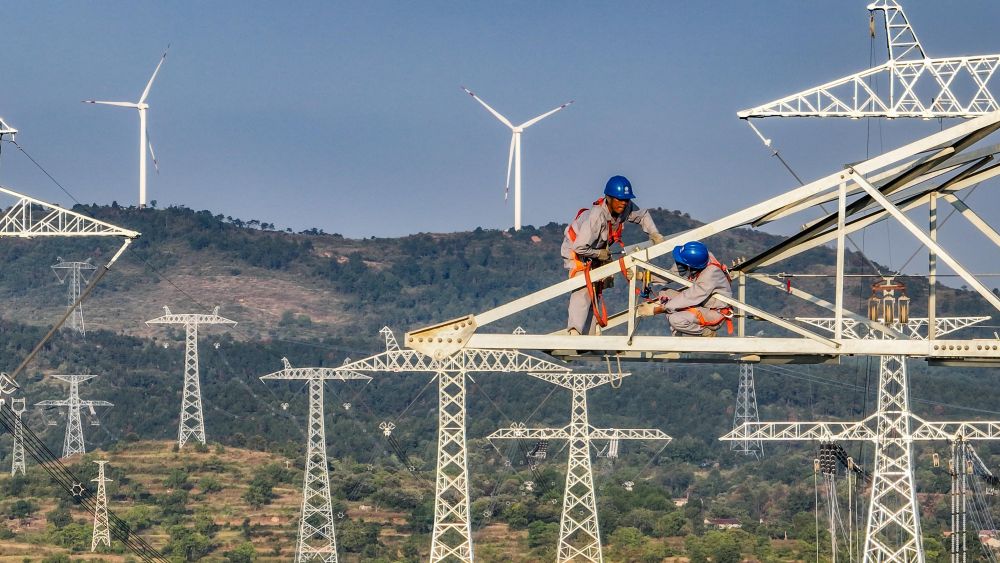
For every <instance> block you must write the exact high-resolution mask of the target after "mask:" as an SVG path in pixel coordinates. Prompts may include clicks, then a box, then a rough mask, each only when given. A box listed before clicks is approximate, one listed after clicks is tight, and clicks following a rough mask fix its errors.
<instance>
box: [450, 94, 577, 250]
mask: <svg viewBox="0 0 1000 563" xmlns="http://www.w3.org/2000/svg"><path fill="white" fill-rule="evenodd" d="M462 90H465V92H466V93H467V94H468V95H470V96H472V98H473V99H475V100H476V101H477V102H479V103H480V104H482V105H483V107H484V108H486V109H487V111H489V112H490V113H492V114H493V117H495V118H497V119H499V120H500V123H503V124H504V125H506V126H507V127H510V130H511V136H510V153H509V155H508V156H507V183H506V184H505V186H504V192H503V199H504V201H506V200H507V194H508V193H509V192H510V169H511V166H513V167H514V230H515V231H520V230H521V133H523V132H524V130H525V129H527V128H528V127H531V126H532V125H534V124H536V123H538V122H539V121H541V120H543V119H545V118H546V117H548V116H550V115H552V114H553V113H555V112H557V111H559V110H561V109H563V108H565V107H566V106H568V105H570V104H572V103H573V101H574V100H570V101H568V102H566V103H565V104H563V105H561V106H559V107H557V108H555V109H553V110H551V111H547V112H545V113H543V114H542V115H539V116H538V117H534V118H532V119H529V120H528V121H525V122H524V123H522V124H520V125H514V124H513V123H511V122H510V120H509V119H507V118H506V117H504V116H502V115H500V113H499V112H497V110H495V109H493V108H491V107H490V106H489V105H488V104H487V103H486V102H484V101H483V100H482V99H480V97H479V96H477V95H475V94H474V93H473V92H472V90H469V89H468V88H466V87H465V86H462Z"/></svg>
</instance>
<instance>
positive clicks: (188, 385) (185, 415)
mask: <svg viewBox="0 0 1000 563" xmlns="http://www.w3.org/2000/svg"><path fill="white" fill-rule="evenodd" d="M163 311H164V313H165V314H164V315H163V316H162V317H157V318H155V319H152V320H148V321H146V324H147V325H149V324H179V325H184V335H185V336H184V343H185V346H184V390H183V394H182V398H181V418H180V424H179V425H178V427H177V445H178V447H181V448H183V447H184V444H186V443H187V442H188V440H190V439H192V438H193V439H194V440H197V441H198V442H199V443H201V444H204V443H205V415H204V413H203V411H202V406H201V380H200V376H199V372H198V327H199V326H200V325H220V324H221V325H229V326H235V325H236V321H231V320H229V319H227V318H225V317H220V316H219V308H218V307H216V308H215V309H214V310H213V311H212V314H210V315H202V314H198V313H181V314H175V313H171V312H170V309H169V308H168V307H166V306H164V307H163Z"/></svg>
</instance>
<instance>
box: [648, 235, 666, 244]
mask: <svg viewBox="0 0 1000 563" xmlns="http://www.w3.org/2000/svg"><path fill="white" fill-rule="evenodd" d="M649 241H650V242H652V243H653V244H660V243H661V242H663V235H661V234H660V233H649Z"/></svg>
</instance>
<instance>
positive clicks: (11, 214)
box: [0, 187, 139, 239]
mask: <svg viewBox="0 0 1000 563" xmlns="http://www.w3.org/2000/svg"><path fill="white" fill-rule="evenodd" d="M0 193H3V194H6V195H9V196H11V197H14V198H16V199H17V203H15V204H14V205H12V206H11V207H10V208H8V209H7V210H6V211H5V212H4V213H3V216H2V217H0V238H2V237H53V236H71V237H72V236H120V237H125V238H129V239H136V238H139V232H137V231H132V230H129V229H124V228H122V227H118V226H115V225H112V224H111V223H106V222H104V221H98V220H97V219H93V218H90V217H87V216H86V215H82V214H80V213H77V212H75V211H69V210H67V209H63V208H61V207H59V206H57V205H53V204H51V203H46V202H44V201H42V200H39V199H35V198H32V197H28V196H26V195H24V194H20V193H18V192H15V191H13V190H10V189H8V188H4V187H0ZM39 211H41V213H39Z"/></svg>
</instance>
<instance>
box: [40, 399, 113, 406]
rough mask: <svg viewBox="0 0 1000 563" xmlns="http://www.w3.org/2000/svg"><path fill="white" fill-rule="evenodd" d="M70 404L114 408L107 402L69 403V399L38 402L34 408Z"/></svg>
mask: <svg viewBox="0 0 1000 563" xmlns="http://www.w3.org/2000/svg"><path fill="white" fill-rule="evenodd" d="M70 404H78V405H80V406H81V407H113V406H115V405H114V403H109V402H108V401H91V400H84V401H76V402H74V401H71V400H69V399H61V400H51V399H50V400H47V401H39V402H37V403H35V406H36V407H65V406H68V405H70Z"/></svg>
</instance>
